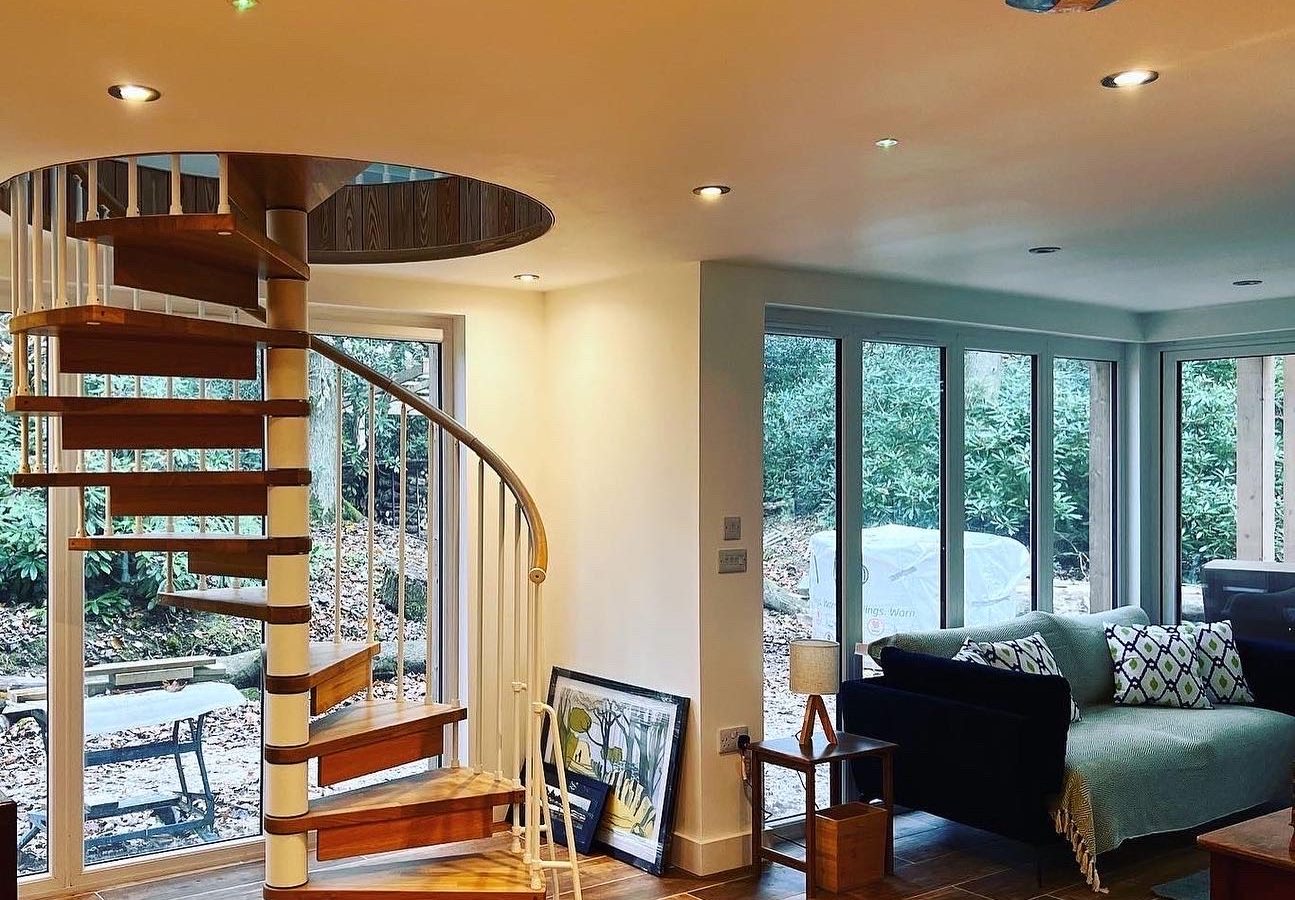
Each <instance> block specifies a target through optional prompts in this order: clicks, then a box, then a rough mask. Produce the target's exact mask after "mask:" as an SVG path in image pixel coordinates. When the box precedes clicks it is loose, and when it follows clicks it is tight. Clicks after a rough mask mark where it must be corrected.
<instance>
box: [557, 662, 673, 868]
mask: <svg viewBox="0 0 1295 900" xmlns="http://www.w3.org/2000/svg"><path fill="white" fill-rule="evenodd" d="M549 703H550V705H552V706H553V708H554V709H555V710H556V711H557V718H558V723H559V727H558V741H559V744H560V746H561V749H562V759H563V761H564V762H565V763H566V766H567V769H568V770H569V771H571V772H575V773H576V774H579V775H584V776H586V777H589V778H596V779H598V780H599V781H602V782H604V783H606V784H607V785H608V786H609V787H610V788H611V791H610V794H609V796H608V798H607V805H606V808H605V809H604V811H603V815H602V821H601V822H600V824H599V827H598V832H597V836H598V841H599V842H600V843H602V844H603V845H605V846H606V847H607V850H608V852H609V853H610V854H611V855H612V856H613V857H615V858H616V859H619V860H622V861H624V862H627V863H630V864H631V865H634V866H638V867H639V868H640V869H643V870H644V871H646V872H650V873H652V874H653V875H662V874H664V873H665V868H666V859H667V858H668V854H669V850H670V835H671V832H672V831H673V830H674V829H673V824H674V808H675V794H676V789H677V787H678V783H679V766H680V763H681V761H682V758H683V735H684V730H685V729H686V728H687V727H688V698H687V697H678V696H675V695H674V694H666V693H662V692H660V691H654V690H650V689H648V688H641V687H636V686H634V685H630V684H622V683H621V682H617V681H612V680H610V679H607V678H600V677H598V676H596V675H586V674H583V673H580V672H572V671H571V670H569V669H560V668H557V667H554V669H553V676H552V679H551V680H550V682H549Z"/></svg>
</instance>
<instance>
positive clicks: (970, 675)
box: [838, 647, 1070, 845]
mask: <svg viewBox="0 0 1295 900" xmlns="http://www.w3.org/2000/svg"><path fill="white" fill-rule="evenodd" d="M881 663H882V667H883V669H884V671H885V673H886V674H885V676H884V677H882V678H867V679H859V680H855V681H847V682H845V683H844V684H842V685H841V692H840V694H839V696H838V704H839V706H840V709H841V712H842V718H843V723H844V725H845V728H846V730H848V731H853V732H857V733H859V734H866V735H868V736H870V737H875V738H881V739H883V740H888V741H893V742H894V743H896V744H898V745H899V750H898V752H897V754H896V757H895V801H896V802H897V803H899V804H900V805H901V806H907V807H910V808H913V809H921V810H925V811H926V812H929V813H931V814H933V815H937V816H941V817H943V818H946V819H952V820H954V821H956V822H961V823H963V824H965V825H970V826H972V827H975V828H983V829H986V830H989V831H993V832H995V833H997V834H1001V835H1004V836H1005V837H1010V838H1014V839H1016V840H1021V841H1026V842H1028V843H1031V844H1035V845H1042V844H1046V843H1050V842H1054V841H1056V840H1057V836H1056V832H1055V830H1054V828H1053V826H1052V823H1051V821H1050V819H1049V816H1048V800H1049V798H1050V797H1052V796H1054V795H1055V794H1057V793H1058V792H1059V791H1060V789H1061V783H1062V776H1063V773H1064V769H1065V758H1066V734H1067V729H1068V726H1069V720H1070V686H1069V684H1067V682H1066V680H1065V679H1064V678H1061V677H1060V676H1046V675H1027V674H1023V673H1018V672H1008V671H1004V670H1001V669H993V668H990V667H988V666H983V665H977V664H975V663H968V662H961V661H956V660H951V659H943V658H940V657H937V656H931V655H928V654H924V653H912V652H909V651H906V650H902V649H899V648H896V647H887V648H886V649H885V650H883V651H882V656H881ZM874 766H875V763H872V761H868V760H864V761H860V762H859V763H857V764H856V765H855V769H854V776H855V781H856V784H857V785H858V786H859V788H860V791H861V792H862V793H863V794H864V795H865V796H876V795H877V779H878V773H877V771H876V769H875V767H874Z"/></svg>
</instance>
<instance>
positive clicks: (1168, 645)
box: [1106, 625, 1214, 709]
mask: <svg viewBox="0 0 1295 900" xmlns="http://www.w3.org/2000/svg"><path fill="white" fill-rule="evenodd" d="M1189 641H1190V636H1189V635H1187V634H1184V633H1182V632H1179V631H1178V629H1176V628H1164V627H1161V626H1159V625H1107V626H1106V646H1107V648H1108V649H1109V650H1110V652H1111V660H1112V662H1114V664H1115V702H1116V703H1117V704H1120V705H1122V706H1172V707H1176V708H1179V709H1213V708H1214V707H1213V704H1211V703H1210V700H1209V697H1208V696H1207V695H1206V692H1205V686H1204V685H1203V684H1202V683H1201V679H1200V678H1199V676H1198V675H1197V667H1196V651H1195V648H1194V647H1193V646H1192V643H1193V642H1189Z"/></svg>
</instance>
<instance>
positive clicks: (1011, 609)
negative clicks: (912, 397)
mask: <svg viewBox="0 0 1295 900" xmlns="http://www.w3.org/2000/svg"><path fill="white" fill-rule="evenodd" d="M965 367H966V371H965V376H966V424H965V429H966V431H965V444H966V446H965V452H964V457H963V460H964V462H963V465H964V472H965V476H964V477H965V484H966V501H965V509H966V513H965V515H966V538H965V540H966V544H965V551H964V552H965V556H966V563H965V565H966V568H965V585H964V592H963V596H964V611H963V615H964V620H965V622H966V624H967V625H987V624H990V623H992V622H1000V621H1003V620H1006V619H1010V618H1012V617H1014V616H1019V615H1021V614H1023V613H1026V612H1029V611H1030V609H1031V608H1032V606H1033V591H1032V588H1031V577H1030V549H1031V547H1030V543H1031V530H1032V521H1031V516H1032V515H1033V513H1032V509H1033V491H1032V487H1033V467H1034V459H1033V457H1034V453H1033V447H1034V422H1033V407H1034V403H1033V399H1034V357H1033V356H1027V355H1022V354H1016V353H995V352H988V351H981V350H970V351H968V352H967V354H966V360H965Z"/></svg>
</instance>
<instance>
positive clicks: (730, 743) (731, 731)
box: [719, 725, 751, 753]
mask: <svg viewBox="0 0 1295 900" xmlns="http://www.w3.org/2000/svg"><path fill="white" fill-rule="evenodd" d="M750 734H751V731H750V729H748V728H747V727H746V726H745V725H734V726H733V727H732V728H721V729H720V730H719V752H720V753H737V752H738V745H737V744H738V738H740V737H743V736H749V735H750Z"/></svg>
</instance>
